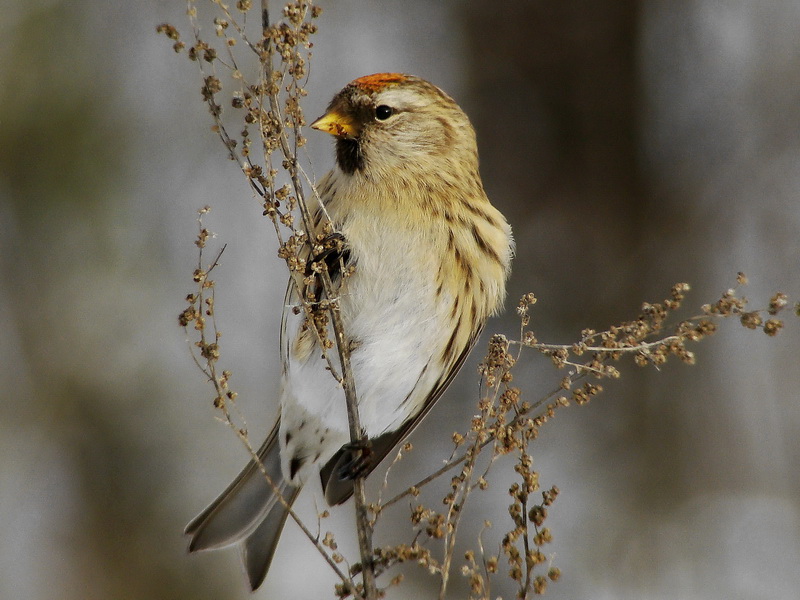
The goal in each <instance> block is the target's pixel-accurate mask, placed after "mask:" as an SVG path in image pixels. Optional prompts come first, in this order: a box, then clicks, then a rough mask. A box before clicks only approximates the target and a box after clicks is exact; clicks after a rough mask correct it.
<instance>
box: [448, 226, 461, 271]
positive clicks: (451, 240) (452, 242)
mask: <svg viewBox="0 0 800 600" xmlns="http://www.w3.org/2000/svg"><path fill="white" fill-rule="evenodd" d="M447 249H448V250H450V251H452V252H454V253H455V255H456V262H458V263H460V262H461V253H460V252H459V251H458V248H456V246H455V236H454V235H453V230H452V229H449V230H448V231H447Z"/></svg>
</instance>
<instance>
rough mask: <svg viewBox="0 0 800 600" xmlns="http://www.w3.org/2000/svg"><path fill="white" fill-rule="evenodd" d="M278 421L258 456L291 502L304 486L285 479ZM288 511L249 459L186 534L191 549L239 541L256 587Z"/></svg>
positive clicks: (289, 502)
mask: <svg viewBox="0 0 800 600" xmlns="http://www.w3.org/2000/svg"><path fill="white" fill-rule="evenodd" d="M279 425H280V421H279V422H278V423H276V424H275V427H273V429H272V432H270V434H269V436H268V437H267V439H266V440H265V441H264V443H263V444H262V445H261V448H260V449H259V450H258V458H259V462H260V463H261V465H263V467H264V470H265V471H266V474H267V475H268V476H269V477H270V479H271V480H272V482H273V483H274V484H275V486H277V488H278V490H280V493H281V495H282V496H283V498H284V500H285V501H286V503H287V504H288V505H289V506H291V504H292V503H293V502H294V500H295V498H297V494H298V493H299V492H300V488H299V487H296V486H293V485H290V484H289V483H287V482H286V481H285V480H284V478H283V473H282V471H281V459H280V445H279V444H278V429H279ZM288 515H289V512H288V509H287V508H286V506H284V504H283V503H282V502H280V501H279V500H278V497H277V495H276V494H275V491H274V489H273V488H272V486H271V485H269V484H268V483H267V480H266V478H265V477H264V473H262V471H261V466H260V465H259V463H258V462H256V461H255V460H251V461H250V463H249V464H248V465H247V466H246V467H245V468H244V470H243V471H242V472H241V473H239V476H238V477H237V478H236V479H235V480H234V481H233V483H231V484H230V485H229V486H228V489H226V490H225V491H224V492H222V494H220V496H219V498H217V499H216V500H214V502H212V503H211V504H210V505H209V506H208V508H206V509H205V510H204V511H203V512H201V513H200V514H199V515H197V516H196V517H195V518H194V519H192V521H191V522H190V523H189V524H188V525H187V526H186V531H185V532H186V534H188V535H190V536H192V539H191V541H190V542H189V552H196V551H198V550H214V549H217V548H222V547H224V546H229V545H231V544H235V543H241V544H242V560H243V561H244V565H245V569H246V571H247V576H248V578H249V580H250V586H251V587H252V589H256V588H257V587H258V586H260V585H261V583H262V582H263V581H264V577H266V575H267V571H268V570H269V565H270V563H271V562H272V557H273V555H274V554H275V548H276V547H277V545H278V540H279V539H280V536H281V530H282V529H283V525H284V523H285V522H286V517H287V516H288Z"/></svg>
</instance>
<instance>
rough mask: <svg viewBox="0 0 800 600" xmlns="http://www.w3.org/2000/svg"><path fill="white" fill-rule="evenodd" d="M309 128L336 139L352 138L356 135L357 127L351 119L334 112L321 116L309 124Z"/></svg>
mask: <svg viewBox="0 0 800 600" xmlns="http://www.w3.org/2000/svg"><path fill="white" fill-rule="evenodd" d="M311 127H313V128H314V129H319V130H320V131H324V132H325V133H330V134H331V135H335V136H337V137H350V138H352V137H356V134H357V133H358V127H357V126H356V123H355V122H354V121H353V119H351V118H350V117H348V116H347V115H343V114H341V113H338V112H336V111H331V112H329V113H327V114H324V115H322V116H321V117H320V118H319V119H317V120H316V121H314V122H313V123H312V124H311Z"/></svg>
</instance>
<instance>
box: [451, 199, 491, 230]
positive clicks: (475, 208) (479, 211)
mask: <svg viewBox="0 0 800 600" xmlns="http://www.w3.org/2000/svg"><path fill="white" fill-rule="evenodd" d="M461 206H463V207H464V208H466V209H467V210H468V211H469V212H471V213H472V214H473V215H475V216H476V217H480V218H481V219H483V220H484V221H486V222H487V223H489V225H491V226H492V227H496V228H499V227H500V224H499V223H498V222H497V221H495V220H494V218H492V216H491V215H487V214H486V213H485V212H483V209H481V207H480V206H475V205H474V204H472V203H470V202H466V201H464V202H462V203H461Z"/></svg>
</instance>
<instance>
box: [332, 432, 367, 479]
mask: <svg viewBox="0 0 800 600" xmlns="http://www.w3.org/2000/svg"><path fill="white" fill-rule="evenodd" d="M342 450H344V451H345V452H347V453H348V454H349V458H348V459H347V460H346V462H344V463H343V464H342V466H340V467H339V470H338V471H337V472H336V474H337V475H338V476H339V479H341V480H347V479H349V480H351V481H355V480H356V479H358V478H359V477H362V476H364V475H366V474H367V473H368V472H369V469H370V467H371V466H372V460H373V458H374V453H373V451H372V442H371V441H370V440H359V441H357V442H350V443H349V444H345V445H344V446H342Z"/></svg>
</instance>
